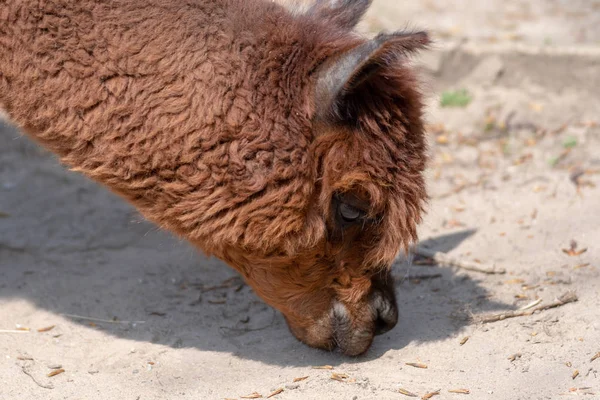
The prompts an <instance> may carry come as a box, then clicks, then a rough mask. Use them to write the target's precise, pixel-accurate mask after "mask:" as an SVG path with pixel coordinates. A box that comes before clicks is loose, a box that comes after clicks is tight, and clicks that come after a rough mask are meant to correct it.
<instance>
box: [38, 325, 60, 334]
mask: <svg viewBox="0 0 600 400" xmlns="http://www.w3.org/2000/svg"><path fill="white" fill-rule="evenodd" d="M55 326H56V325H50V326H47V327H45V328H40V329H38V330H37V331H38V332H48V331H51V330H52V329H54V327H55Z"/></svg>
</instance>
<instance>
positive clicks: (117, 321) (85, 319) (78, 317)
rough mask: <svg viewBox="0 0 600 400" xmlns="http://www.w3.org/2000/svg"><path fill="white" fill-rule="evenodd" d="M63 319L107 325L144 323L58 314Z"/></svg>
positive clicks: (143, 322)
mask: <svg viewBox="0 0 600 400" xmlns="http://www.w3.org/2000/svg"><path fill="white" fill-rule="evenodd" d="M60 315H62V316H63V317H69V318H73V319H81V320H84V321H94V322H106V323H107V324H145V323H146V321H119V320H116V321H115V320H111V319H101V318H92V317H83V316H81V315H75V314H60Z"/></svg>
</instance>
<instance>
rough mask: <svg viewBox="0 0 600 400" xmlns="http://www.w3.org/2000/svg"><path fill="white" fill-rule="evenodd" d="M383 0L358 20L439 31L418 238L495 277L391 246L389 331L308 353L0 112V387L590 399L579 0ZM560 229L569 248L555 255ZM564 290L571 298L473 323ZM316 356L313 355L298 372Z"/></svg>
mask: <svg viewBox="0 0 600 400" xmlns="http://www.w3.org/2000/svg"><path fill="white" fill-rule="evenodd" d="M475 3H477V4H478V5H476V4H475ZM399 4H400V2H397V1H396V0H389V1H386V0H375V4H374V7H373V10H372V11H371V12H370V13H369V15H368V18H367V20H366V21H365V24H364V25H363V28H364V29H365V30H377V29H382V28H385V29H392V28H397V27H404V26H406V25H410V26H425V27H427V28H430V29H432V30H433V31H434V32H435V33H436V37H437V38H438V42H437V44H436V46H435V48H434V49H433V51H431V52H430V53H428V54H426V55H424V56H423V57H422V58H421V59H420V62H421V63H422V64H423V65H424V70H425V71H426V74H425V76H426V81H427V93H428V98H429V108H428V123H429V124H431V127H430V136H431V143H432V149H431V153H432V162H431V167H430V169H429V171H428V177H429V182H430V190H431V195H432V199H431V202H430V206H429V213H428V217H427V219H426V221H425V223H424V224H423V226H422V227H421V237H422V243H421V245H423V246H427V247H430V248H432V249H436V250H440V251H444V252H449V254H451V255H453V256H455V257H458V258H462V259H464V260H471V261H473V260H480V261H481V262H482V263H486V264H493V263H495V264H496V265H498V266H502V267H504V268H505V269H506V270H507V273H506V274H505V275H484V274H481V273H476V272H468V271H463V270H460V269H456V268H451V267H439V266H429V267H426V266H421V265H417V264H419V263H412V265H411V264H409V263H407V262H406V261H402V260H399V262H398V264H397V265H396V266H395V268H396V274H397V275H398V276H399V280H398V284H397V294H398V301H399V304H400V310H401V320H400V323H399V324H398V326H397V327H396V328H395V329H394V330H392V331H390V332H389V333H387V334H385V335H383V336H380V337H378V338H377V339H376V341H375V343H374V345H373V348H372V349H371V350H370V351H369V353H368V354H367V355H366V356H363V357H359V358H353V359H351V358H347V357H343V356H341V355H339V354H337V353H325V352H321V351H317V350H313V349H309V348H307V347H306V346H304V345H302V344H300V343H298V342H297V341H296V340H295V339H294V338H293V337H292V335H291V334H290V333H289V332H288V330H287V328H286V325H285V323H284V321H283V318H282V317H281V316H280V315H278V314H277V313H275V312H274V311H273V310H272V309H271V308H270V307H268V306H266V305H264V304H263V303H262V302H261V301H260V300H258V298H257V297H256V296H255V295H254V294H253V293H252V291H251V290H250V289H249V288H248V287H247V286H245V285H243V284H242V282H241V281H240V280H239V279H238V278H237V277H236V274H235V273H234V272H233V271H232V270H230V269H229V268H228V267H226V266H225V265H224V264H222V263H221V262H219V261H218V260H214V259H206V258H203V257H202V256H201V255H199V254H197V253H196V252H195V251H194V250H193V249H192V248H191V247H190V246H188V245H187V244H185V243H182V242H180V241H178V240H177V239H175V238H173V237H172V236H170V235H169V234H167V233H164V232H160V231H158V230H157V229H156V228H155V227H154V226H153V225H151V224H149V223H148V222H145V221H144V220H143V219H142V218H141V217H140V216H139V215H137V214H136V213H135V211H134V210H132V209H131V208H130V207H129V206H128V205H126V204H124V203H123V202H122V201H121V200H119V199H117V198H116V197H115V196H113V195H111V194H109V193H108V192H107V191H106V190H105V189H103V188H101V187H99V186H97V185H95V184H94V183H92V182H90V181H88V180H86V179H85V178H83V177H81V176H79V175H78V174H75V173H71V172H69V171H66V170H65V169H63V168H62V167H61V166H60V165H58V164H57V163H56V161H55V160H54V158H53V157H52V156H51V155H49V154H47V153H45V152H44V151H43V150H41V149H40V148H38V147H37V146H36V145H34V144H32V143H31V142H30V141H29V140H28V139H27V138H25V137H23V136H21V135H20V133H19V132H18V131H16V130H15V129H13V128H11V127H9V125H7V124H4V125H1V127H0V143H1V145H0V329H6V330H14V329H16V328H17V327H18V326H21V327H26V328H30V329H31V331H30V332H21V333H0V399H2V400H4V399H132V400H136V399H140V400H146V399H224V398H235V399H240V398H242V396H247V395H250V394H252V393H253V392H258V393H259V394H261V395H262V396H264V397H266V396H267V395H269V394H270V393H272V392H273V391H275V390H276V389H279V388H283V392H281V393H279V394H276V395H275V396H273V397H272V398H273V399H349V400H350V399H357V400H358V399H361V400H362V399H403V398H407V397H406V396H405V395H403V394H401V393H400V392H399V390H400V389H401V388H402V389H405V390H407V391H409V392H412V393H415V394H417V395H418V396H419V397H421V396H424V395H425V394H426V393H430V392H434V391H436V390H438V389H439V390H440V394H439V395H437V396H436V397H434V399H438V398H439V399H468V398H472V399H559V398H570V397H578V396H581V397H582V398H587V399H600V376H599V373H598V371H599V370H600V358H599V359H596V360H595V361H591V360H592V358H593V356H594V355H595V354H596V353H598V352H600V95H599V94H598V91H599V88H600V18H599V17H600V2H598V1H592V0H588V1H583V0H581V1H568V2H567V1H550V0H548V1H545V2H529V1H499V0H494V1H492V0H490V1H483V2H472V1H444V2H442V1H433V0H430V1H425V0H423V1H414V2H402V6H400V5H399ZM535 4H537V6H536V5H535ZM408 23H410V24H408ZM436 27H437V28H436ZM462 88H464V89H467V90H468V91H469V93H470V95H471V96H472V101H471V102H470V104H469V105H468V106H466V107H464V108H441V107H440V106H439V104H440V99H439V95H440V93H442V92H444V91H448V90H455V89H462ZM572 240H574V241H576V242H577V250H576V251H575V252H574V253H579V252H580V251H581V250H583V249H587V251H585V252H583V253H581V254H579V255H571V256H570V255H568V254H566V253H565V252H563V249H568V248H569V246H570V242H571V241H572ZM419 275H434V276H436V275H437V277H433V278H430V279H426V278H422V279H414V278H415V277H416V276H419ZM567 291H574V292H576V293H577V295H578V297H579V301H578V302H576V303H571V304H567V305H564V306H562V307H558V308H555V309H551V310H547V311H542V312H539V313H535V314H533V315H531V316H524V317H519V318H514V319H507V320H504V321H499V322H494V323H489V324H480V323H477V322H474V321H473V319H472V318H477V316H479V315H481V314H485V313H488V312H505V311H508V310H515V309H518V308H521V307H523V306H526V305H528V304H531V303H532V302H534V301H537V299H540V300H541V303H540V305H543V304H546V303H548V302H551V301H553V300H554V299H555V298H557V297H558V296H560V295H561V294H562V293H564V292H567ZM69 315H79V316H85V317H92V318H99V319H102V320H106V322H102V321H91V320H85V319H81V318H77V317H72V316H69ZM113 319H115V320H113ZM126 321H129V322H126ZM50 326H54V328H52V329H51V330H48V331H45V332H38V331H37V330H38V329H40V328H45V327H50ZM464 338H468V340H467V341H466V342H464ZM463 342H464V343H463ZM461 343H463V344H462V345H461ZM407 363H423V364H426V365H427V368H426V369H424V368H415V367H413V366H409V365H407ZM322 365H331V366H332V367H333V370H327V369H313V366H322ZM59 366H60V367H61V368H62V369H64V372H63V373H61V374H58V375H56V376H54V377H50V378H49V377H47V374H48V373H50V372H51V371H53V368H54V367H59ZM575 371H578V375H577V376H575ZM332 373H338V374H345V375H343V376H347V378H340V379H341V380H342V381H339V380H334V379H331V376H332ZM305 376H307V377H308V378H306V379H305V380H302V381H299V382H294V381H293V380H294V378H298V377H305ZM452 389H468V390H469V391H470V394H469V395H466V394H456V393H450V392H449V390H452ZM592 393H594V394H592ZM563 394H564V396H562V395H563Z"/></svg>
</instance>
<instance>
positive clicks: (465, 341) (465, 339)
mask: <svg viewBox="0 0 600 400" xmlns="http://www.w3.org/2000/svg"><path fill="white" fill-rule="evenodd" d="M468 340H469V337H468V336H465V337H464V338H462V340H461V341H460V345H461V346H462V345H463V344H465V343H467V341H468Z"/></svg>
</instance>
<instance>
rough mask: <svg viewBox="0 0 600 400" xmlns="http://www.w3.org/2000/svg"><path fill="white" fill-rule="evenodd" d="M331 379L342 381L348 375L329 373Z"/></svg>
mask: <svg viewBox="0 0 600 400" xmlns="http://www.w3.org/2000/svg"><path fill="white" fill-rule="evenodd" d="M331 379H333V380H334V381H339V382H344V381H345V379H348V375H346V374H336V373H335V372H334V373H333V374H331Z"/></svg>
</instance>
